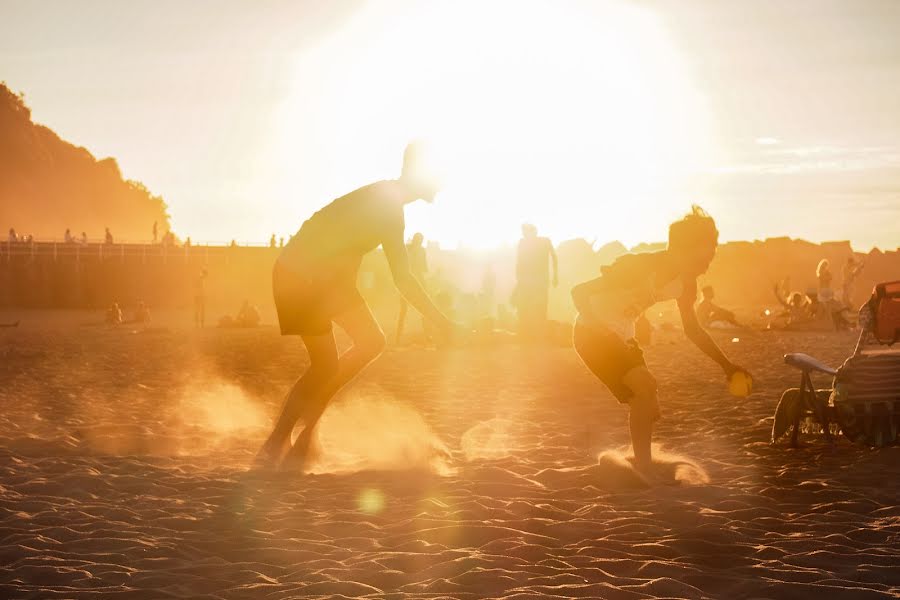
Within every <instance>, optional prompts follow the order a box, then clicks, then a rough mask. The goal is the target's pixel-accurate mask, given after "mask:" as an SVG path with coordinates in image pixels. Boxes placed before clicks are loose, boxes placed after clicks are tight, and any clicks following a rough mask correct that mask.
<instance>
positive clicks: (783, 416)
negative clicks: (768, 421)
mask: <svg viewBox="0 0 900 600" xmlns="http://www.w3.org/2000/svg"><path fill="white" fill-rule="evenodd" d="M806 393H807V394H808V393H809V392H806ZM830 395H831V390H830V389H819V390H816V400H815V402H816V403H817V404H818V405H819V406H820V407H822V408H823V410H824V407H825V406H826V405H827V404H828V398H829V396H830ZM807 416H814V413H813V411H812V410H810V409H809V401H807V402H804V401H803V398H802V397H801V395H800V388H796V387H793V388H788V389H786V390H784V393H783V394H781V399H779V400H778V406H776V407H775V418H774V420H773V421H772V443H773V444H774V443H775V442H777V441H778V440H779V439H781V437H782V436H783V435H784V434H786V433H787V432H788V430H789V429H790V428H791V424H792V423H793V422H794V421H795V420H802V419H803V418H804V417H807Z"/></svg>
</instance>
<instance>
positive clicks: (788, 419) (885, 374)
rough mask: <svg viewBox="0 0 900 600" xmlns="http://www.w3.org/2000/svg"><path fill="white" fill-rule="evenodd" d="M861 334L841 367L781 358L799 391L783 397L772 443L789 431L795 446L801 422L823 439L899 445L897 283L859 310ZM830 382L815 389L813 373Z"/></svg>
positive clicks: (802, 357) (795, 356)
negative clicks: (797, 380)
mask: <svg viewBox="0 0 900 600" xmlns="http://www.w3.org/2000/svg"><path fill="white" fill-rule="evenodd" d="M859 326H860V334H859V339H858V340H857V343H856V349H855V350H854V351H853V354H852V355H851V356H850V357H849V358H848V359H847V360H846V361H844V364H842V365H841V366H840V367H839V368H837V369H834V368H832V367H829V366H828V365H826V364H824V363H823V362H821V361H819V360H817V359H815V358H813V357H812V356H809V355H808V354H802V353H791V354H785V355H784V362H785V363H787V364H788V365H790V366H792V367H794V368H796V369H798V370H799V371H800V387H796V388H789V389H787V390H785V391H784V393H783V394H782V395H781V399H780V400H779V402H778V406H777V407H776V409H775V420H774V422H773V423H772V443H775V442H777V441H778V440H779V439H780V438H781V437H782V436H784V435H785V434H786V433H787V432H788V430H789V429H792V431H791V437H790V443H791V446H793V447H796V446H797V445H798V436H799V434H800V430H801V421H803V422H804V423H805V425H806V428H807V429H810V430H814V431H815V430H821V431H822V433H823V434H824V436H825V438H826V440H827V441H828V442H829V443H830V442H832V441H833V438H832V436H833V435H834V434H835V433H837V432H840V433H843V435H844V436H845V437H847V438H848V439H849V440H851V441H852V442H856V443H859V444H864V445H868V446H872V447H882V446H887V445H890V444H895V443H898V441H900V344H898V342H900V281H891V282H886V283H880V284H878V285H876V286H875V288H874V290H873V291H872V296H871V297H870V298H869V300H868V301H867V302H866V303H865V304H864V305H863V306H862V307H861V308H860V310H859ZM814 372H815V373H825V374H827V375H831V376H832V377H833V380H832V385H831V388H828V389H816V388H815V387H814V386H813V383H812V376H811V374H812V373H814Z"/></svg>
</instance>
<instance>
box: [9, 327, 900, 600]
mask: <svg viewBox="0 0 900 600" xmlns="http://www.w3.org/2000/svg"><path fill="white" fill-rule="evenodd" d="M722 335H723V337H722V343H723V344H727V345H728V348H727V350H728V351H729V352H730V353H731V354H732V355H733V356H734V357H735V359H736V360H737V361H738V362H740V363H742V364H744V365H745V366H747V367H748V368H749V369H751V370H752V371H753V372H754V373H755V375H756V377H757V390H756V391H755V392H754V393H753V394H752V395H751V397H750V398H748V399H746V400H736V399H733V398H731V397H728V396H727V392H726V390H725V386H724V382H723V381H722V379H721V377H720V376H719V375H718V374H717V373H716V371H715V370H714V367H713V366H711V365H710V364H707V362H705V361H704V359H703V358H702V357H701V356H700V355H699V353H698V352H697V351H695V350H693V349H690V348H688V347H686V346H685V345H684V343H683V342H682V341H681V340H680V339H679V338H678V337H676V336H675V335H674V334H671V337H665V338H662V339H660V340H658V341H657V343H656V344H655V345H654V346H653V347H652V348H651V349H650V350H649V351H648V353H647V354H648V362H649V363H650V364H651V367H652V368H654V369H655V370H656V372H657V373H658V374H659V378H660V388H661V394H662V406H663V411H664V420H663V421H662V423H661V425H660V434H659V436H658V442H659V444H660V449H661V450H662V451H665V452H671V453H673V454H665V455H663V454H661V455H660V456H661V457H663V458H664V460H663V461H662V462H663V464H662V466H661V469H660V470H661V473H662V476H663V478H664V479H665V478H668V480H669V481H668V482H667V483H670V484H671V485H665V484H664V483H666V482H663V483H659V482H657V483H655V485H654V486H653V487H649V488H648V487H647V485H646V482H645V481H643V480H642V479H641V478H640V477H639V476H637V475H636V474H635V473H634V472H633V471H632V470H631V469H630V466H629V463H628V462H627V458H626V456H625V455H624V454H623V453H622V450H621V449H622V448H623V447H624V446H625V445H626V444H627V439H628V438H627V429H626V414H625V412H624V411H622V410H621V408H620V407H619V406H618V405H617V404H616V403H615V402H614V401H613V400H612V398H611V397H610V396H609V395H608V393H606V392H605V391H604V390H602V389H601V387H600V386H599V385H598V384H597V383H596V382H595V381H594V380H593V379H592V377H591V376H590V375H589V373H587V371H586V370H585V369H584V368H583V367H582V366H581V365H580V364H579V363H578V361H577V359H576V357H575V356H574V354H573V353H572V352H571V351H568V350H565V349H548V350H535V349H528V350H520V349H516V348H512V347H505V348H497V349H490V348H481V349H478V350H477V351H475V352H467V351H464V350H460V349H455V350H450V351H446V352H438V351H434V350H421V349H418V350H416V349H404V350H391V351H389V352H388V353H387V354H386V355H385V356H384V357H383V358H382V359H380V360H379V362H377V363H376V364H375V365H373V367H372V368H371V370H370V371H369V372H367V373H366V375H365V376H364V377H363V378H362V380H361V381H360V382H359V383H360V385H359V386H357V387H355V388H354V389H353V390H352V391H351V392H349V393H347V394H345V395H344V396H343V397H341V398H340V399H339V401H338V402H337V403H336V404H335V406H334V409H333V410H332V411H330V412H329V413H328V414H327V415H326V418H325V419H324V421H323V424H322V430H321V435H320V443H321V446H322V448H323V449H324V450H325V452H324V454H323V455H322V458H321V459H320V460H319V461H317V462H315V463H314V464H313V465H311V466H310V469H309V470H310V471H311V473H310V474H305V475H301V474H292V473H277V472H271V471H253V470H248V467H249V465H250V462H251V460H252V457H253V454H254V452H255V451H256V449H257V447H258V445H259V444H260V443H261V441H262V439H263V437H264V436H265V435H266V427H268V424H269V422H270V419H271V418H272V417H273V416H274V414H275V412H276V411H277V409H278V406H279V405H280V402H281V398H282V394H283V393H284V391H285V389H286V388H287V386H288V385H289V384H290V382H291V380H292V379H293V377H294V376H295V375H296V373H297V370H298V368H299V367H300V366H301V365H302V364H303V363H304V360H305V358H304V353H303V352H302V350H301V349H300V347H299V345H298V343H297V342H296V341H294V340H289V339H283V338H281V337H279V336H278V335H277V334H276V332H275V330H274V329H272V328H262V329H259V330H256V331H205V332H200V333H199V334H198V333H195V332H190V331H187V332H185V331H180V330H178V329H176V328H172V329H170V330H167V329H159V330H156V331H151V332H142V333H133V332H132V331H131V330H127V329H122V330H112V331H110V330H105V329H100V328H96V327H93V328H89V327H84V326H77V325H72V326H70V327H62V328H59V327H55V328H54V329H52V330H51V329H41V328H39V327H37V326H35V325H32V324H30V323H29V322H28V321H27V320H26V322H24V323H23V325H21V326H20V327H19V328H18V329H15V330H9V331H2V332H0V336H2V337H0V400H2V406H3V411H0V515H2V518H0V564H2V565H3V566H4V568H3V570H2V571H0V597H4V598H102V597H110V598H112V597H115V598H198V597H210V598H223V599H226V598H227V599H232V598H235V599H237V598H272V599H276V598H293V597H371V598H383V597H391V598H417V597H421V598H482V597H502V598H536V597H542V598H570V597H586V598H614V599H619V598H621V599H630V598H648V597H684V598H710V597H711V598H779V599H781V598H809V597H814V596H821V597H828V598H839V599H841V598H847V599H851V598H852V599H858V598H881V597H884V598H887V597H897V595H898V594H900V569H898V568H897V564H898V560H900V556H898V554H900V552H898V547H900V506H898V502H897V498H898V483H897V482H898V480H900V477H898V476H900V461H898V456H900V454H898V452H900V450H898V449H885V450H881V451H870V450H866V449H860V448H855V447H852V446H850V445H849V444H848V443H846V442H844V441H841V442H840V443H839V444H838V445H837V446H836V447H835V448H828V447H826V446H825V445H824V444H823V443H822V442H821V440H819V439H816V438H809V439H808V441H809V442H810V445H809V446H808V447H806V448H803V449H800V450H790V449H788V448H786V447H783V446H779V447H772V446H770V445H769V444H768V443H766V440H767V439H768V431H769V427H770V425H771V422H770V421H769V417H770V416H771V414H772V412H773V410H774V406H775V402H776V400H777V398H778V395H779V394H780V392H781V390H782V388H783V387H785V386H789V385H794V383H795V382H794V379H795V377H794V374H793V373H792V372H791V371H789V370H788V369H787V368H786V367H784V366H783V365H782V364H781V355H782V353H783V352H785V351H791V350H796V351H807V352H811V353H814V354H818V355H821V356H822V357H823V358H824V359H826V360H827V361H830V362H833V363H834V362H838V361H839V360H840V359H842V358H843V357H844V356H845V355H846V353H847V352H848V351H849V349H850V348H851V347H852V343H853V340H852V336H846V335H834V334H829V335H825V334H816V333H806V334H785V333H780V334H774V333H773V334H761V335H758V336H750V337H746V339H745V337H742V338H741V341H740V342H739V343H734V344H732V343H731V342H730V341H729V340H730V339H731V335H730V334H722ZM413 370H415V372H412V371H413ZM823 383H825V382H823Z"/></svg>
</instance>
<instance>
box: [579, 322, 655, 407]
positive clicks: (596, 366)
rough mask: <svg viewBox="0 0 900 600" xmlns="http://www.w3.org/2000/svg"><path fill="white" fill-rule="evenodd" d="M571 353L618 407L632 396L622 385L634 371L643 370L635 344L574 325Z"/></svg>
mask: <svg viewBox="0 0 900 600" xmlns="http://www.w3.org/2000/svg"><path fill="white" fill-rule="evenodd" d="M573 342H574V346H575V351H576V352H577V353H578V356H580V357H581V360H582V361H583V362H584V364H585V365H586V366H587V368H588V369H590V370H591V372H592V373H593V374H594V375H596V376H597V378H598V379H599V380H600V381H602V382H603V383H604V384H605V385H606V387H608V388H609V391H611V392H612V393H613V395H614V396H615V397H616V399H617V400H618V401H619V402H621V403H622V404H628V403H629V402H630V401H631V398H632V397H633V396H634V392H633V391H631V388H629V387H628V386H627V385H626V384H625V381H624V378H625V375H626V374H627V373H628V372H629V371H631V370H632V369H634V368H637V367H643V366H646V365H647V363H645V362H644V352H643V350H641V347H640V346H638V343H637V341H635V340H634V339H629V340H625V341H623V340H622V338H620V337H619V336H618V335H616V334H615V333H614V332H612V331H609V330H602V329H599V328H591V327H588V326H587V325H584V324H582V323H576V325H575V330H574V333H573Z"/></svg>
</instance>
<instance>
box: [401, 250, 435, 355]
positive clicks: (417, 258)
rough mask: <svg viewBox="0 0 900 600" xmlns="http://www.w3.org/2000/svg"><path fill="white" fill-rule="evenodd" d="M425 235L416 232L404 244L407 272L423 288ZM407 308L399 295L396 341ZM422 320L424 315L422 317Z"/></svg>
mask: <svg viewBox="0 0 900 600" xmlns="http://www.w3.org/2000/svg"><path fill="white" fill-rule="evenodd" d="M424 241H425V236H423V235H422V234H421V233H418V232H416V233H415V234H414V235H413V236H412V239H411V240H410V241H409V243H408V244H407V245H406V254H407V255H408V256H409V272H410V273H412V276H413V277H414V278H415V280H416V281H418V282H419V285H421V286H422V288H423V289H424V287H425V274H426V273H427V272H428V260H427V258H426V256H425V246H423V245H422V242H424ZM408 310H409V302H407V301H406V298H404V297H403V296H401V297H400V314H399V315H398V316H397V336H396V342H397V343H398V344H399V343H400V336H402V335H403V326H404V324H405V323H406V313H407V311H408ZM423 321H424V317H423Z"/></svg>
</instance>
